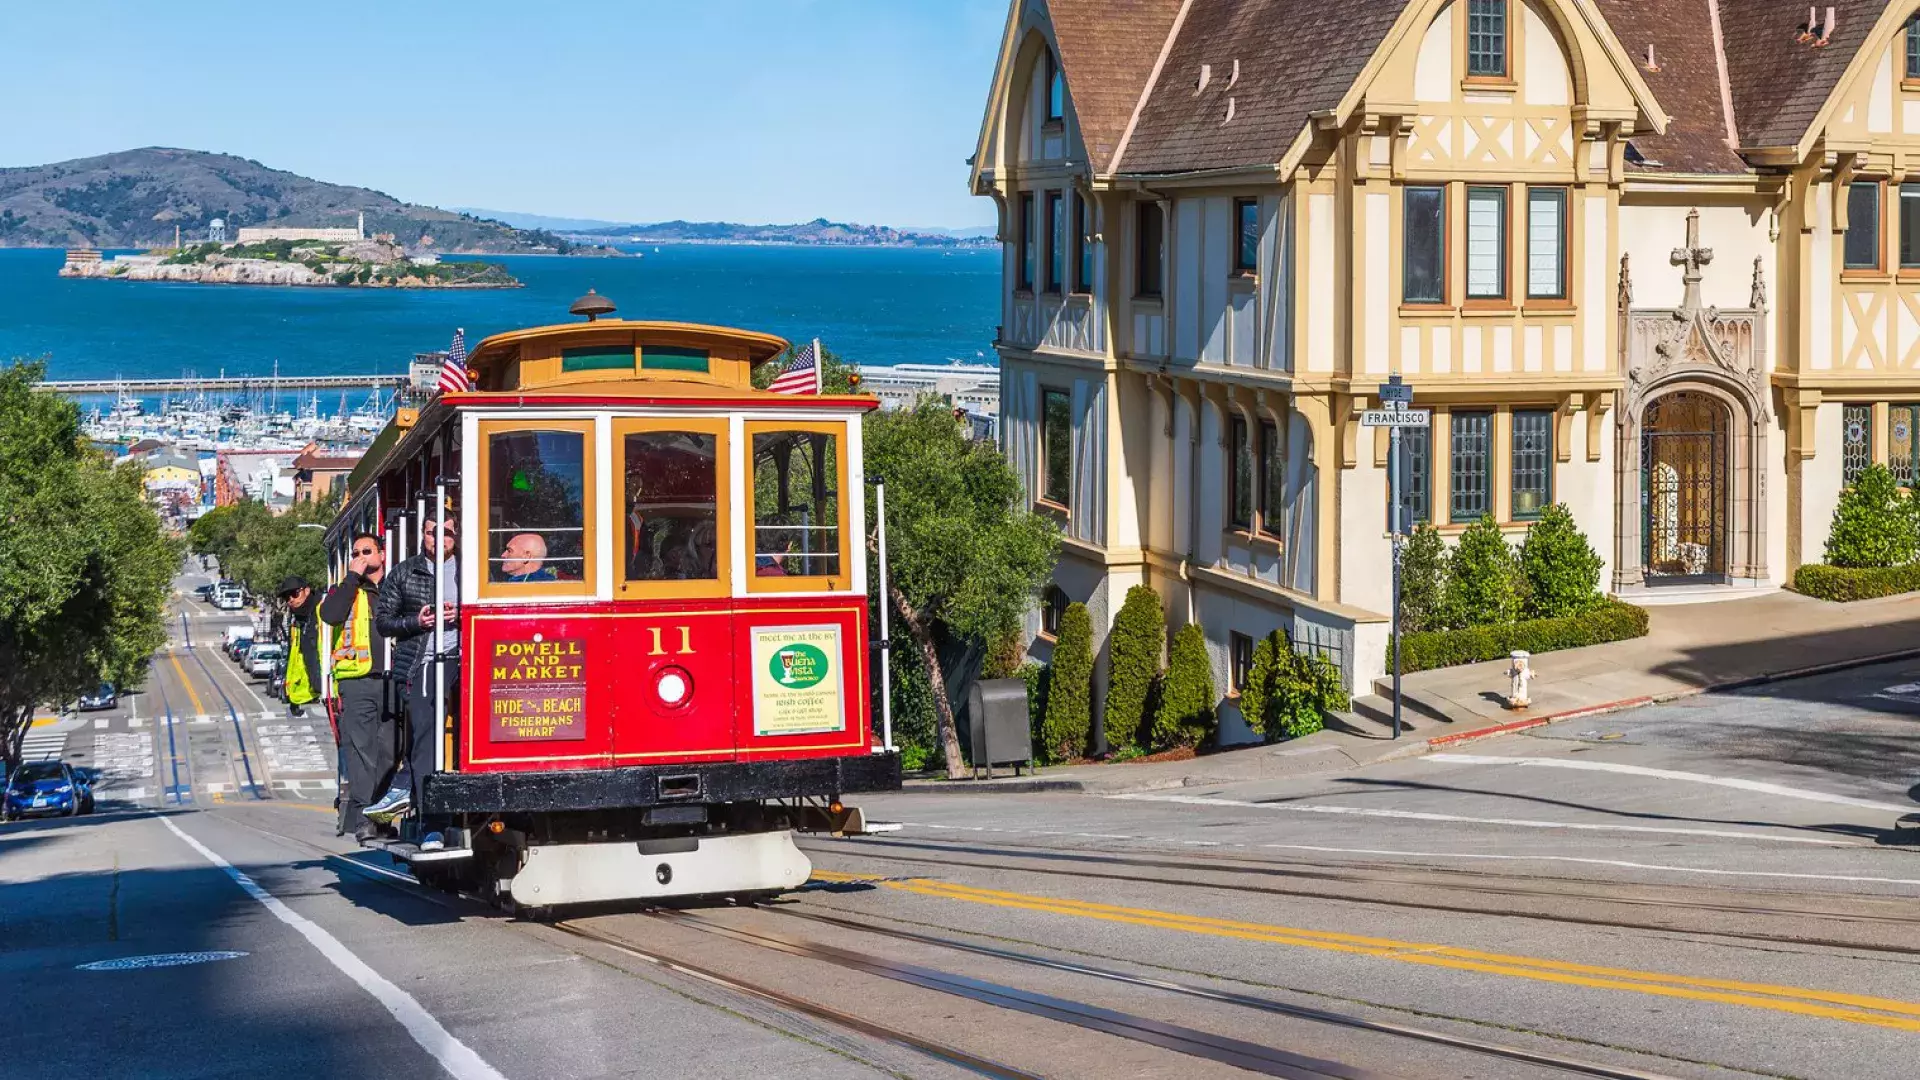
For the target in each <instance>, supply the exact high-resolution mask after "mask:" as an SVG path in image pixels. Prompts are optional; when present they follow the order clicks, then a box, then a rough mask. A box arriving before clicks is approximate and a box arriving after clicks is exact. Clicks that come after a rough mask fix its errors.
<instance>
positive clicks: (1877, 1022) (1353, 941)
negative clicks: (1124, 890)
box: [813, 869, 1920, 1032]
mask: <svg viewBox="0 0 1920 1080" xmlns="http://www.w3.org/2000/svg"><path fill="white" fill-rule="evenodd" d="M813 876H814V878H815V879H817V880H820V881H834V882H853V881H867V882H871V883H873V884H875V885H879V886H881V887H883V888H888V889H894V890H897V891H900V892H908V893H915V894H917V895H921V896H929V897H934V898H937V899H943V900H962V901H966V902H968V903H976V904H987V905H990V906H993V907H1004V908H1017V909H1020V910H1025V911H1039V912H1046V913H1050V914H1056V915H1072V916H1077V917H1080V918H1087V919H1098V920H1101V921H1104V922H1115V923H1125V924H1128V925H1133V926H1146V927H1152V928H1155V929H1162V930H1179V931H1183V932H1186V933H1191V934H1205V935H1208V936H1210V937H1224V938H1236V939H1239V940H1243V941H1263V942H1268V943H1271V944H1276V945H1294V946H1299V947H1301V948H1308V949H1319V950H1322V951H1327V952H1344V953H1354V954H1359V955H1363V956H1372V957H1376V958H1378V959H1383V960H1396V961H1400V962H1402V963H1408V964H1421V965H1425V966H1428V967H1442V968H1451V969H1454V970H1458V971H1475V972H1481V973H1483V974H1491V975H1506V976H1511V977H1515V978H1522V979H1533V980H1535V981H1538V982H1551V983H1561V984H1564V985H1568V986H1585V987H1592V988H1597V989H1606V990H1629V991H1633V992H1636V993H1641V994H1652V995H1655V996H1658V997H1672V998H1684V999H1688V1000H1693V1001H1712V1002H1718V1003H1720V1004H1726V1005H1743V1006H1748V1007H1751V1008H1757V1009H1769V1010H1773V1011H1775V1012H1786V1013H1795V1014H1798V1015H1802V1016H1817V1017H1822V1018H1824V1019H1830V1020H1844V1021H1846V1022H1848V1023H1855V1024H1870V1025H1873V1026H1876V1027H1886V1028H1893V1029H1895V1030H1899V1031H1916V1032H1920V1003H1916V1002H1910V1001H1898V1000H1895V999H1892V998H1881V997H1871V996H1867V995H1863V994H1843V993H1834V992H1830V991H1824V990H1809V989H1803V988H1801V987H1796V986H1775V985H1772V984H1768V983H1750V982H1739V981H1734V980H1730V979H1713V978H1696V977H1692V976H1685V975H1668V974H1663V973H1659V972H1651V971H1636V970H1633V969H1631V968H1610V967H1600V966H1596V965H1592V964H1577V963H1569V962H1566V961H1561V960H1546V959H1541V958H1538V957H1531V956H1510V955H1505V954H1501V953H1489V952H1480V951H1478V950H1474V949H1460V948H1455V947H1453V946H1450V945H1440V944H1434V943H1428V942H1417V941H1396V940H1394V939H1391V938H1377V937H1364V936H1361V935H1358V934H1342V933H1335V932H1331V931H1325V930H1307V929H1301V928H1298V927H1291V926H1274V925H1268V924H1264V923H1249V922H1237V921H1234V920H1230V919H1214V918H1208V917H1206V916H1199V915H1181V914H1176V913H1173V912H1166V911H1155V910H1152V909H1150V908H1128V907H1118V906H1115V905H1112V904H1100V903H1094V902H1091V901H1085V900H1063V899H1059V898H1056V897H1048V896H1032V895H1028V894H1026V893H1015V892H1006V891H1003V890H998V889H981V888H975V887H973V886H970V885H960V884H956V883H953V882H946V881H935V880H932V879H929V878H908V879H904V880H885V879H876V878H873V877H872V876H870V875H859V874H842V873H837V872H834V871H829V870H819V869H816V870H815V871H814V872H813ZM1887 1014H1895V1015H1887Z"/></svg>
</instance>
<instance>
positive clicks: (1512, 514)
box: [1507, 409, 1554, 521]
mask: <svg viewBox="0 0 1920 1080" xmlns="http://www.w3.org/2000/svg"><path fill="white" fill-rule="evenodd" d="M1523 416H1525V417H1542V418H1544V419H1545V421H1546V423H1545V430H1546V437H1547V445H1546V449H1544V450H1542V451H1541V452H1540V464H1541V468H1542V474H1543V475H1544V476H1545V477H1546V490H1545V491H1543V492H1542V493H1541V500H1540V506H1539V508H1538V509H1534V510H1526V511H1522V510H1518V509H1513V508H1512V504H1513V503H1515V502H1516V501H1517V496H1518V495H1519V493H1520V482H1519V481H1520V477H1519V475H1518V473H1519V471H1520V449H1519V444H1520V418H1521V417H1523ZM1553 428H1554V415H1553V410H1552V409H1514V410H1513V412H1512V419H1511V420H1510V421H1509V427H1508V431H1507V502H1508V503H1509V509H1508V512H1507V517H1508V518H1509V519H1510V520H1512V521H1538V520H1539V519H1540V516H1541V515H1542V514H1544V513H1545V512H1546V509H1547V507H1549V506H1552V505H1553V481H1554V475H1553V467H1554V446H1553V438H1554V430H1553Z"/></svg>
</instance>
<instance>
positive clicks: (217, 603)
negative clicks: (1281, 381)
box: [213, 589, 247, 611]
mask: <svg viewBox="0 0 1920 1080" xmlns="http://www.w3.org/2000/svg"><path fill="white" fill-rule="evenodd" d="M213 606H214V607H217V608H219V609H220V610H221V611H239V610H240V609H241V608H243V607H246V606H247V605H246V601H245V600H244V599H242V597H241V594H240V590H239V589H230V590H226V591H222V592H218V593H215V594H214V598H213Z"/></svg>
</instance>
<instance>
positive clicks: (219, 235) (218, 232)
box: [207, 218, 227, 244]
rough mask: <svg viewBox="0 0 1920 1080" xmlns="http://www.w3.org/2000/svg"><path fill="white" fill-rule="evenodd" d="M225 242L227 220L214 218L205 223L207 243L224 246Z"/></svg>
mask: <svg viewBox="0 0 1920 1080" xmlns="http://www.w3.org/2000/svg"><path fill="white" fill-rule="evenodd" d="M226 242H227V219H226V218H214V219H213V220H212V221H209V222H207V243H209V244H224V243H226Z"/></svg>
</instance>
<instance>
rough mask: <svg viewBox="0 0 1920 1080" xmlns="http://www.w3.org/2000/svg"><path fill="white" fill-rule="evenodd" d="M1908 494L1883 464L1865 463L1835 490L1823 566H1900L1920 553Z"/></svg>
mask: <svg viewBox="0 0 1920 1080" xmlns="http://www.w3.org/2000/svg"><path fill="white" fill-rule="evenodd" d="M1916 516H1920V513H1917V512H1916V504H1915V501H1914V498H1913V497H1912V496H1911V495H1909V494H1907V493H1906V492H1904V491H1902V490H1900V485H1899V483H1898V482H1897V481H1895V480H1894V478H1893V473H1892V472H1891V471H1889V470H1888V469H1887V467H1886V466H1885V465H1869V466H1868V467H1867V468H1866V469H1865V470H1864V471H1862V472H1861V473H1860V475H1859V476H1857V477H1855V478H1854V481H1853V483H1852V485H1850V486H1849V487H1847V488H1846V489H1845V490H1844V491H1842V492H1841V493H1840V503H1839V505H1837V506H1835V507H1834V508H1833V529H1832V531H1831V532H1829V533H1828V535H1827V552H1826V562H1827V565H1829V566H1841V567H1853V568H1865V567H1888V566H1904V565H1906V564H1907V563H1910V562H1912V561H1914V558H1915V556H1916V555H1920V529H1916V528H1915V522H1916Z"/></svg>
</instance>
